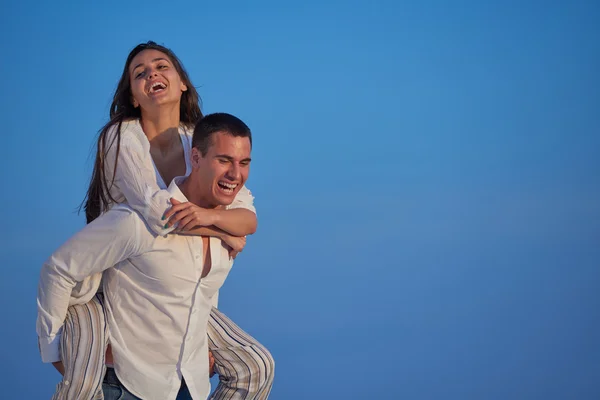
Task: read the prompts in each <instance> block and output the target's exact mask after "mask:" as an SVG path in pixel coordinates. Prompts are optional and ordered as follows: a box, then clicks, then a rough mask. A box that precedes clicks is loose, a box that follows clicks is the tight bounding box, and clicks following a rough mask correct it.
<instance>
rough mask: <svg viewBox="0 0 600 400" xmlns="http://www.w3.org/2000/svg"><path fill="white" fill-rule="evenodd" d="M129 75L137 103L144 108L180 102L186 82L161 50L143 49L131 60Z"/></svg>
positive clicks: (149, 108) (134, 100)
mask: <svg viewBox="0 0 600 400" xmlns="http://www.w3.org/2000/svg"><path fill="white" fill-rule="evenodd" d="M129 79H130V82H131V94H132V97H133V98H132V99H131V102H132V103H133V106H134V107H136V108H137V107H141V108H142V109H143V110H147V111H149V110H152V109H153V108H155V107H157V106H161V105H165V104H175V103H177V104H178V103H180V102H181V94H182V93H183V92H185V91H186V90H187V86H186V85H185V84H184V83H183V82H181V78H180V76H179V74H178V73H177V70H176V69H175V66H174V65H173V63H172V62H171V60H170V59H169V57H168V56H167V55H166V54H165V53H163V52H161V51H158V50H150V49H149V50H144V51H142V52H140V53H139V54H138V55H136V56H135V57H134V58H133V60H131V64H129Z"/></svg>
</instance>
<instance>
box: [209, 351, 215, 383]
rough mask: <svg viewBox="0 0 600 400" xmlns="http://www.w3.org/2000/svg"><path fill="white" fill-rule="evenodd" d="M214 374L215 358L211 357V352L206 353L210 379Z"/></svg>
mask: <svg viewBox="0 0 600 400" xmlns="http://www.w3.org/2000/svg"><path fill="white" fill-rule="evenodd" d="M214 374H215V357H213V354H212V351H210V350H209V351H208V376H210V377H211V378H212V377H213V375H214Z"/></svg>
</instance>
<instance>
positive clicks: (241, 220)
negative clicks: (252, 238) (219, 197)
mask: <svg viewBox="0 0 600 400" xmlns="http://www.w3.org/2000/svg"><path fill="white" fill-rule="evenodd" d="M171 203H172V204H173V207H172V208H171V209H170V210H169V211H167V212H166V213H165V220H168V221H169V222H168V223H167V225H166V226H168V227H173V226H175V225H176V224H178V225H177V232H185V233H187V234H190V235H204V232H206V231H205V230H203V229H202V227H210V226H214V227H216V228H219V229H221V230H223V231H225V233H228V234H230V235H232V236H238V237H240V236H247V235H252V234H253V233H254V232H256V226H257V225H258V221H257V218H256V214H255V213H254V212H253V211H251V210H250V209H248V208H230V209H210V210H209V209H206V208H202V207H198V206H197V205H195V204H193V203H190V202H187V203H181V202H179V201H177V200H175V199H171ZM210 236H214V235H210Z"/></svg>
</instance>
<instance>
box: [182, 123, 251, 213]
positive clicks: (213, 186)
mask: <svg viewBox="0 0 600 400" xmlns="http://www.w3.org/2000/svg"><path fill="white" fill-rule="evenodd" d="M251 151H252V146H251V145H250V139H248V138H247V137H234V136H232V135H230V134H229V133H227V132H222V131H221V132H216V133H214V134H213V135H212V145H211V146H210V147H209V148H208V151H207V153H206V155H205V156H204V157H202V154H201V153H200V151H199V150H198V149H196V148H194V149H192V167H193V168H194V169H195V170H196V171H194V172H195V173H194V177H193V181H192V182H191V183H192V185H194V186H196V187H197V188H198V190H199V193H200V194H201V196H202V198H203V199H204V201H206V202H207V203H208V204H210V205H212V206H225V205H229V204H231V203H232V202H233V199H234V198H235V196H236V195H237V193H238V192H239V191H240V189H241V188H242V186H243V185H244V183H246V179H248V174H249V173H250V153H251Z"/></svg>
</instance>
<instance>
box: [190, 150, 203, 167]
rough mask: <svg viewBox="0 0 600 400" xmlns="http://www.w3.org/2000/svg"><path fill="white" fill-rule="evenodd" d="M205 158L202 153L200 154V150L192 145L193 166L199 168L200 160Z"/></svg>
mask: <svg viewBox="0 0 600 400" xmlns="http://www.w3.org/2000/svg"><path fill="white" fill-rule="evenodd" d="M202 158H204V157H202V154H200V150H198V149H197V148H195V147H192V168H198V167H199V166H200V160H201V159H202Z"/></svg>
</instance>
